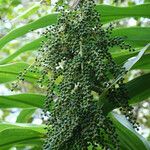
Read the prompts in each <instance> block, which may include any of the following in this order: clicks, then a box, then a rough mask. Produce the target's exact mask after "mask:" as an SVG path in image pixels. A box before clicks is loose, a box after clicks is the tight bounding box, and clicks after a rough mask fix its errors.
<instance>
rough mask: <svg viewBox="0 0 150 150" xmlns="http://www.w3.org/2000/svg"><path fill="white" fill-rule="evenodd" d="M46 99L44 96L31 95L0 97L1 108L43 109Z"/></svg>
mask: <svg viewBox="0 0 150 150" xmlns="http://www.w3.org/2000/svg"><path fill="white" fill-rule="evenodd" d="M44 99H45V96H44V95H39V94H29V93H28V94H17V95H7V96H0V108H33V107H36V108H42V107H43V104H44Z"/></svg>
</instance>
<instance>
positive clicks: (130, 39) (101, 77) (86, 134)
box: [0, 2, 150, 150]
mask: <svg viewBox="0 0 150 150" xmlns="http://www.w3.org/2000/svg"><path fill="white" fill-rule="evenodd" d="M58 5H59V4H58ZM149 6H150V4H149V3H147V4H142V5H137V6H132V7H124V8H122V7H114V6H106V5H96V6H93V4H91V3H90V2H88V3H86V4H85V5H82V4H81V3H80V6H79V7H77V8H76V9H75V10H72V11H61V12H60V13H53V14H48V15H46V16H42V17H40V18H39V19H38V20H36V21H33V22H31V23H28V24H26V25H24V26H22V27H20V28H17V29H14V30H12V31H10V32H9V33H8V34H7V35H5V36H4V37H2V38H1V39H0V47H1V48H2V47H4V46H5V45H6V44H7V43H8V42H10V41H12V40H14V39H16V38H18V37H20V36H23V35H25V34H26V33H29V32H31V31H33V30H36V29H39V28H42V27H46V26H49V25H52V24H55V25H52V26H50V27H48V28H47V30H45V32H44V34H43V36H42V37H40V38H39V39H36V40H35V41H31V42H30V43H27V44H26V45H24V46H23V47H21V48H18V50H17V51H16V52H15V53H14V54H12V55H10V56H8V57H7V58H4V59H3V60H1V61H0V64H1V65H0V83H8V82H12V81H15V80H16V77H17V74H18V73H20V76H19V79H21V80H24V78H25V79H26V80H25V81H24V82H25V83H26V82H30V83H32V84H33V83H35V82H36V81H37V79H39V77H41V78H40V80H39V83H41V81H42V82H43V86H44V90H45V87H46V86H47V94H46V97H45V96H44V95H42V94H31V93H25V94H15V95H9V96H0V107H1V108H3V109H4V108H5V109H6V108H14V107H18V108H23V110H22V111H21V113H20V115H19V116H18V118H17V122H20V123H19V124H18V123H16V124H7V123H4V122H2V123H1V124H0V139H2V140H0V141H1V142H0V148H1V149H4V150H5V149H9V148H11V147H16V148H17V149H19V148H20V149H24V147H26V146H30V147H28V149H34V148H35V149H41V148H42V143H43V140H44V139H47V142H46V144H45V149H46V148H47V147H48V148H50V146H51V148H52V149H87V147H88V146H89V147H88V149H94V148H97V149H101V148H103V147H105V148H108V147H109V148H111V149H119V148H120V149H121V150H124V149H129V150H130V149H133V150H134V149H135V150H136V148H137V147H138V148H139V149H142V150H148V149H149V148H150V146H149V143H148V142H147V141H146V140H145V139H144V138H143V137H141V135H139V134H138V133H137V132H136V131H135V130H134V129H133V128H132V126H131V124H134V125H136V122H135V121H134V119H132V117H133V114H132V111H131V110H129V109H132V106H131V105H130V106H129V104H135V103H138V102H141V101H143V100H145V99H147V98H149V93H150V87H149V83H148V81H149V79H150V78H149V65H148V62H149V59H148V58H149V53H148V52H149V49H148V45H147V46H146V47H144V49H142V50H140V49H141V47H143V46H145V45H146V44H148V42H149V40H150V36H149V34H148V32H149V27H134V28H116V29H114V30H113V31H112V26H108V27H107V25H106V26H105V25H104V26H103V27H102V24H101V23H103V24H105V23H108V22H110V21H114V20H118V19H122V18H125V17H131V16H132V17H137V18H138V17H150V14H149V11H147V9H148V8H149ZM94 7H95V8H94ZM95 9H96V11H95ZM89 12H90V13H89ZM97 12H98V13H97ZM99 13H100V14H101V16H100V17H99ZM27 14H28V11H27ZM24 15H25V14H24ZM99 19H100V20H99ZM99 21H101V22H99ZM99 33H100V34H99ZM135 34H136V36H135ZM91 35H92V36H91ZM125 36H127V37H125ZM18 40H19V39H18ZM41 41H42V44H41ZM124 41H125V42H127V43H129V44H131V45H132V46H133V47H134V50H135V51H132V49H131V47H130V46H129V45H128V44H125V42H124ZM40 45H41V47H40ZM6 46H7V45H6ZM116 46H117V47H116ZM120 47H121V48H123V49H129V50H131V51H132V52H128V51H124V50H121V49H120ZM38 48H39V51H38V56H37V59H36V62H35V63H34V64H32V65H28V64H26V63H24V62H15V63H10V64H7V63H8V62H14V58H15V57H17V56H19V55H20V54H21V53H26V51H31V52H32V51H33V50H37V49H38ZM137 54H138V55H137ZM135 55H137V56H136V57H135V58H134V59H133V58H132V61H131V59H129V58H131V57H133V56H135ZM127 59H129V61H127V63H125V64H126V65H124V66H125V67H127V66H128V69H127V68H126V69H127V70H129V69H130V70H132V69H141V70H142V72H143V73H144V75H142V76H139V77H138V78H136V79H134V80H132V81H126V83H123V82H122V81H123V79H124V69H121V68H122V66H123V64H124V62H125V61H126V60H127ZM127 64H128V65H127ZM28 66H29V69H27V70H26V68H28ZM33 67H34V69H33ZM145 70H146V71H145ZM20 71H21V72H20ZM34 72H36V73H34ZM145 72H146V74H145ZM26 73H27V74H26ZM14 85H15V84H14ZM17 85H20V82H17ZM21 86H22V84H21ZM126 90H128V94H125V92H126ZM37 92H38V91H37ZM39 92H40V91H39ZM128 96H129V98H128ZM50 98H51V99H50ZM44 99H45V100H44ZM52 99H54V101H52ZM44 103H45V107H44V113H45V114H46V116H48V118H49V120H48V121H47V126H46V128H47V130H48V132H47V134H45V130H44V128H45V126H43V125H41V126H34V125H32V124H30V123H28V124H25V123H26V122H29V119H30V118H31V116H32V114H33V113H34V112H35V109H37V108H42V105H43V104H44ZM118 107H122V109H121V111H122V113H123V114H125V115H126V117H127V118H129V120H130V122H131V124H130V123H129V122H128V121H127V120H126V119H125V118H124V116H122V115H117V114H116V113H110V112H111V111H112V110H113V109H115V108H118ZM49 111H50V112H49ZM49 115H50V116H51V117H50V116H49ZM43 122H45V120H43ZM112 123H113V124H112ZM12 133H13V134H12ZM79 133H80V134H79ZM99 133H100V134H99ZM8 136H9V138H8ZM46 136H47V137H46ZM68 143H69V144H68ZM99 144H100V145H99ZM70 146H71V147H70ZM100 146H101V147H100Z"/></svg>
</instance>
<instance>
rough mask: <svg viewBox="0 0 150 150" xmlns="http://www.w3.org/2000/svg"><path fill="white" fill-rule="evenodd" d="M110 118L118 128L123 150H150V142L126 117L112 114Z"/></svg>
mask: <svg viewBox="0 0 150 150" xmlns="http://www.w3.org/2000/svg"><path fill="white" fill-rule="evenodd" d="M110 117H111V120H112V121H113V123H114V125H115V127H116V130H117V133H118V136H119V140H120V145H121V149H122V150H137V148H138V149H139V150H149V149H150V144H149V143H148V141H146V139H144V138H143V137H142V136H141V135H140V134H138V133H137V132H136V131H135V130H134V129H133V128H132V126H131V124H130V123H129V122H128V121H127V120H126V118H125V117H124V116H122V115H118V114H115V113H111V114H110Z"/></svg>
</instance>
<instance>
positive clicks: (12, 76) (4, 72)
mask: <svg viewBox="0 0 150 150" xmlns="http://www.w3.org/2000/svg"><path fill="white" fill-rule="evenodd" d="M28 66H29V65H28V64H26V63H12V64H6V65H0V84H1V83H6V82H11V81H14V80H16V79H17V76H18V74H19V72H20V71H23V70H24V69H25V68H27V67H28ZM25 78H26V81H29V82H34V81H36V80H37V79H38V76H37V74H34V73H27V74H26V75H25Z"/></svg>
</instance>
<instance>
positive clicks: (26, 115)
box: [16, 108, 36, 123]
mask: <svg viewBox="0 0 150 150" xmlns="http://www.w3.org/2000/svg"><path fill="white" fill-rule="evenodd" d="M35 110H36V109H35V108H28V109H23V110H22V111H21V112H20V113H19V116H18V117H17V120H16V122H18V123H29V120H30V119H31V117H32V115H33V113H34V112H35Z"/></svg>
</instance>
